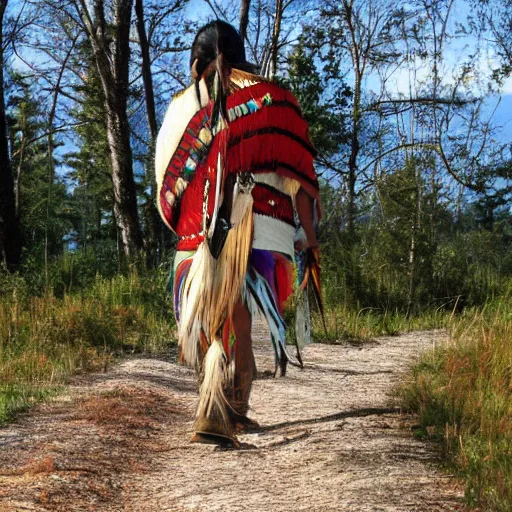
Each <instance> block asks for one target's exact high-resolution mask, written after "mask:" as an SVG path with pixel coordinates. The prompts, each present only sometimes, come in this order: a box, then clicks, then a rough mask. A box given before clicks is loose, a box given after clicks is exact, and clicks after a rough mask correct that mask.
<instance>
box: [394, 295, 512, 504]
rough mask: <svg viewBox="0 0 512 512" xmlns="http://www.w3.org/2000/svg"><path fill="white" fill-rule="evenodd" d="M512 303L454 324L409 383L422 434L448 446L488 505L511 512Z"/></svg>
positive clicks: (472, 497) (471, 498) (476, 499)
mask: <svg viewBox="0 0 512 512" xmlns="http://www.w3.org/2000/svg"><path fill="white" fill-rule="evenodd" d="M509 304H510V302H509V300H506V301H503V302H502V303H501V304H498V305H497V306H495V307H493V308H491V307H488V308H486V309H484V310H480V311H473V312H471V313H470V312H468V313H466V315H464V316H463V317H462V318H460V319H455V320H454V321H452V324H451V329H452V341H451V343H450V345H448V346H446V347H442V348H439V349H438V350H436V351H434V352H432V353H430V354H427V355H426V356H425V357H424V358H423V360H422V361H421V362H420V363H419V364H418V365H417V366H416V367H415V368H414V369H413V374H412V379H411V382H410V383H408V384H407V385H405V386H404V387H402V389H401V390H400V395H401V397H402V402H403V404H404V405H405V406H406V407H407V408H409V409H412V410H414V411H416V412H418V413H419V416H420V421H421V424H422V426H423V430H422V432H423V433H424V435H426V436H428V437H432V438H435V439H438V440H440V441H442V442H443V443H444V446H445V447H446V452H447V455H448V457H449V458H450V460H451V461H452V462H453V463H454V464H455V466H456V467H457V468H458V469H459V471H460V472H461V474H462V475H463V476H464V477H465V478H466V481H467V490H466V496H467V499H468V502H469V503H470V504H472V505H474V506H482V507H484V510H489V511H499V512H505V511H507V512H508V511H510V510H512V309H511V307H510V305H509Z"/></svg>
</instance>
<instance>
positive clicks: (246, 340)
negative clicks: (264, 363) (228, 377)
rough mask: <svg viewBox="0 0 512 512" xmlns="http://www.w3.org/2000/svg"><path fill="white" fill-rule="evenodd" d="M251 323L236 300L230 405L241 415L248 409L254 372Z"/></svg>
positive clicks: (240, 303)
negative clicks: (233, 374) (233, 370)
mask: <svg viewBox="0 0 512 512" xmlns="http://www.w3.org/2000/svg"><path fill="white" fill-rule="evenodd" d="M251 324H252V318H251V314H250V313H249V311H248V310H247V308H246V307H245V305H244V304H243V303H242V302H241V301H240V302H238V303H237V304H236V306H235V308H234V310H233V329H234V331H235V338H236V343H237V345H236V352H235V378H234V389H233V401H232V406H233V409H235V411H236V412H237V413H238V414H240V415H242V416H245V415H246V414H247V411H248V410H249V395H250V393H251V386H252V380H253V373H254V370H253V366H254V356H253V353H252V338H251V326H252V325H251Z"/></svg>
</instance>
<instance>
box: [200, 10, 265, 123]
mask: <svg viewBox="0 0 512 512" xmlns="http://www.w3.org/2000/svg"><path fill="white" fill-rule="evenodd" d="M196 60H197V62H196ZM195 62H196V64H195V71H196V73H197V76H196V77H195V87H196V94H197V98H198V101H199V103H201V101H200V100H201V97H200V92H199V81H200V80H201V78H202V76H203V73H204V72H205V71H206V69H207V68H208V66H210V64H211V63H212V62H215V71H216V73H215V75H213V74H212V75H210V78H214V81H215V82H216V85H215V94H216V97H215V104H214V109H213V113H212V123H213V125H215V124H216V122H217V120H218V118H219V115H222V116H224V117H226V97H227V95H228V94H229V90H228V89H229V75H230V74H231V69H232V68H235V69H240V70H242V71H248V72H250V73H256V72H257V70H256V66H254V65H252V64H249V63H248V62H247V60H246V58H245V48H244V42H243V40H242V38H241V36H240V34H239V33H238V31H237V30H236V29H235V28H234V27H233V26H232V25H230V24H229V23H226V22H225V21H221V20H215V21H211V22H210V23H208V24H207V25H205V26H204V27H201V28H200V29H199V31H198V33H197V35H196V37H195V39H194V42H193V43H192V51H191V53H190V67H191V68H192V66H194V63H195ZM210 83H211V82H210Z"/></svg>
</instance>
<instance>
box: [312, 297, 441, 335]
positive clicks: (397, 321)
mask: <svg viewBox="0 0 512 512" xmlns="http://www.w3.org/2000/svg"><path fill="white" fill-rule="evenodd" d="M449 318H450V313H449V312H446V311H444V310H429V311H425V312H423V313H422V314H421V315H416V316H411V317H407V316H406V315H405V314H404V313H402V312H399V311H387V310H381V309H378V308H362V309H359V310H356V309H353V308H350V307H348V306H347V305H340V306H331V307H328V308H327V309H326V312H325V323H326V327H327V332H326V331H325V329H324V326H323V324H322V322H321V318H320V316H319V315H314V316H313V325H312V327H313V339H314V340H315V341H317V342H320V343H343V342H354V341H355V342H357V341H365V340H369V339H371V338H374V337H376V336H396V335H398V334H400V333H402V332H408V331H415V330H424V329H439V328H443V327H446V325H447V324H448V321H449Z"/></svg>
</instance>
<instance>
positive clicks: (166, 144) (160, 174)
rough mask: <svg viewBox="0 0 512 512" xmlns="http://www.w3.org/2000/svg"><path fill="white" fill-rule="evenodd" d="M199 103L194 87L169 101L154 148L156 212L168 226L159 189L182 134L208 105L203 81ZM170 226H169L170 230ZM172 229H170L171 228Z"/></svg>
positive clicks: (201, 82)
mask: <svg viewBox="0 0 512 512" xmlns="http://www.w3.org/2000/svg"><path fill="white" fill-rule="evenodd" d="M199 92H200V95H201V101H200V102H199V101H198V98H197V93H196V88H195V85H191V86H190V87H188V88H187V89H185V91H183V92H182V93H180V94H177V95H176V96H175V97H174V98H173V100H172V101H171V103H170V105H169V108H168V109H167V112H166V114H165V117H164V120H163V123H162V126H161V128H160V131H159V132H158V137H157V139H156V147H155V179H156V185H157V196H156V199H157V201H156V203H157V207H158V211H159V212H160V215H161V217H162V219H163V220H164V222H165V223H166V224H167V225H168V226H169V224H168V223H167V220H166V219H165V217H164V215H163V214H162V209H161V205H160V199H159V198H160V189H161V188H162V184H163V181H164V175H165V171H166V170H167V166H168V165H169V162H170V161H171V158H172V155H173V154H174V152H175V151H176V149H177V148H178V145H179V143H180V141H181V138H182V137H183V133H184V132H185V129H186V128H187V126H188V123H189V122H190V120H191V119H192V117H193V116H194V115H195V114H196V113H197V112H198V111H199V110H200V109H201V108H203V107H205V106H206V105H207V104H208V101H209V96H208V90H207V88H206V84H205V81H204V80H201V81H200V82H199ZM170 227H171V226H169V228H170ZM171 229H172V228H171Z"/></svg>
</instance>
